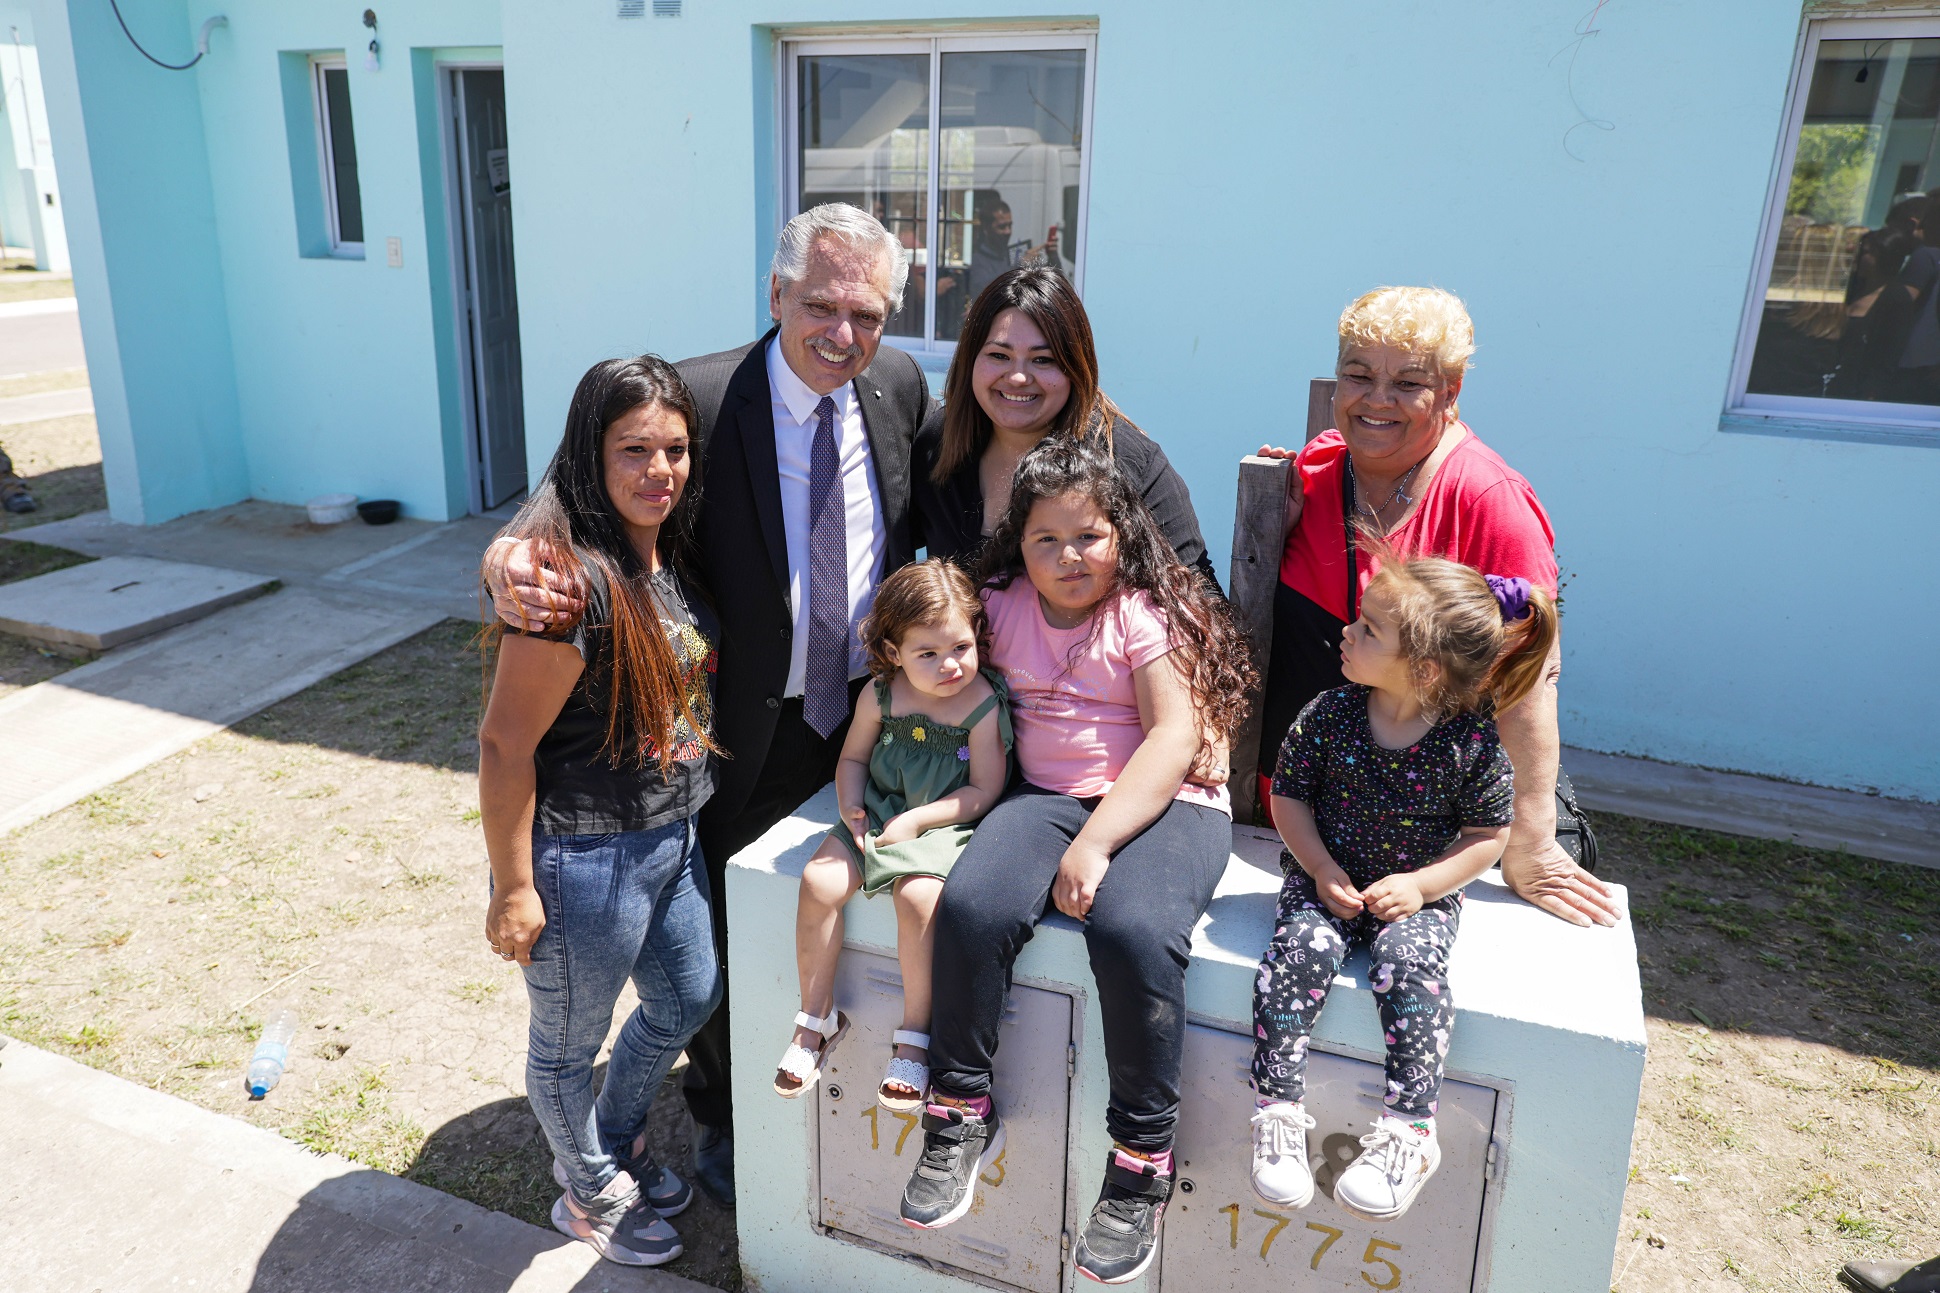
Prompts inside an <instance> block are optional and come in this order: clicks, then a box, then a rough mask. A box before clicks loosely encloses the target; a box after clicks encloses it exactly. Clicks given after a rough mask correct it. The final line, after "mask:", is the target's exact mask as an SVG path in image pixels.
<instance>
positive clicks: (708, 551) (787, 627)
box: [675, 330, 934, 813]
mask: <svg viewBox="0 0 1940 1293" xmlns="http://www.w3.org/2000/svg"><path fill="white" fill-rule="evenodd" d="M774 335H775V334H774V332H773V331H772V330H771V331H770V332H769V333H768V334H767V335H766V336H764V337H762V338H761V340H759V341H756V342H752V343H750V344H749V345H745V346H741V347H739V348H737V349H734V350H723V351H721V352H720V353H719V354H714V355H701V356H699V357H698V358H695V359H686V360H682V361H681V362H680V363H678V364H676V365H675V367H676V368H678V369H679V370H680V375H681V376H682V377H683V378H685V379H686V381H687V385H688V387H689V388H690V389H692V391H693V392H694V401H695V404H696V405H697V407H698V410H699V413H700V426H699V427H698V428H696V435H695V438H696V440H698V442H699V444H700V453H701V511H700V561H701V572H702V574H703V576H704V577H705V579H706V581H707V588H708V591H709V593H710V594H711V595H712V596H713V598H714V606H715V610H716V612H717V613H718V614H719V616H720V619H721V655H720V666H719V669H720V671H719V673H717V674H716V676H715V697H716V699H715V704H714V736H715V739H716V740H717V741H719V742H720V744H721V747H722V748H723V749H724V750H726V751H727V752H728V754H729V755H731V756H732V757H730V758H727V759H723V760H722V761H721V764H720V777H719V784H718V787H717V788H716V790H715V792H714V800H713V802H712V803H711V804H709V808H711V809H712V810H714V811H715V812H727V813H733V812H735V811H737V810H738V809H739V808H740V807H741V806H742V805H743V804H744V803H746V802H747V798H748V795H749V793H750V792H751V791H752V790H753V789H754V785H755V779H756V777H757V776H759V775H760V772H761V765H762V763H763V761H764V760H765V759H766V758H767V756H768V746H769V744H770V743H771V742H772V741H773V740H774V734H775V719H776V717H777V715H778V711H779V710H780V709H781V694H782V691H783V689H784V688H785V687H786V686H787V684H788V654H789V645H790V642H791V640H792V638H793V636H794V631H795V623H794V614H793V612H792V610H791V609H790V607H789V605H788V540H787V536H786V535H785V534H784V533H783V529H782V513H781V474H780V470H779V468H778V467H777V466H776V459H775V419H774V406H773V402H772V401H773V397H772V395H771V394H770V393H769V390H768V343H769V341H771V340H772V339H773V338H774ZM855 389H856V396H857V400H858V403H859V404H860V406H861V409H862V422H863V426H864V427H865V428H866V430H867V431H868V435H869V453H870V457H871V458H872V460H873V461H874V463H875V469H876V489H877V497H878V499H879V500H880V502H881V505H882V519H883V529H884V531H885V532H886V536H887V544H886V547H885V549H884V552H883V571H884V573H887V572H889V571H892V570H895V569H897V568H898V567H900V566H903V565H905V564H907V563H908V562H909V561H910V559H911V558H912V557H913V556H914V555H915V549H914V547H913V546H912V544H911V541H910V520H909V454H910V442H911V441H912V440H913V439H915V436H916V430H917V428H918V427H920V426H922V424H923V419H924V418H925V417H927V416H928V415H929V411H930V409H931V407H932V405H933V403H934V401H932V400H931V398H930V388H929V383H928V381H927V380H925V378H924V376H923V372H922V370H921V369H920V368H918V367H917V366H916V361H915V360H914V359H912V358H910V357H909V355H908V354H906V353H904V352H903V351H900V350H897V349H896V348H895V347H894V346H884V347H882V348H881V349H880V350H878V351H877V352H876V358H875V360H874V362H872V363H871V364H870V365H869V367H868V368H867V369H865V370H864V371H863V373H862V375H861V376H860V377H858V378H856V380H855Z"/></svg>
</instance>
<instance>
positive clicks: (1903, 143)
mask: <svg viewBox="0 0 1940 1293" xmlns="http://www.w3.org/2000/svg"><path fill="white" fill-rule="evenodd" d="M1793 94H1794V98H1793V102H1792V104H1791V111H1790V114H1789V115H1788V117H1787V119H1786V121H1787V129H1786V135H1785V139H1784V153H1783V156H1782V158H1781V165H1780V168H1779V173H1778V179H1777V183H1776V185H1775V189H1774V192H1773V194H1772V198H1771V205H1770V208H1769V210H1768V212H1767V215H1766V227H1765V234H1764V241H1763V243H1762V244H1761V252H1760V259H1759V266H1758V275H1759V277H1758V281H1757V283H1756V285H1755V286H1756V290H1755V291H1754V292H1753V293H1752V301H1751V304H1750V307H1749V309H1748V310H1747V313H1746V319H1745V324H1744V331H1743V334H1742V337H1741V340H1740V343H1739V358H1738V368H1737V371H1736V373H1735V374H1734V383H1733V390H1732V396H1733V400H1732V404H1733V408H1732V411H1733V412H1736V413H1741V414H1750V415H1754V416H1762V417H1767V418H1793V419H1808V420H1816V421H1828V422H1848V423H1851V422H1859V423H1868V422H1870V423H1881V424H1889V425H1895V426H1899V427H1912V428H1926V429H1931V430H1933V431H1935V432H1936V434H1940V20H1934V19H1871V20H1868V19H1845V20H1837V21H1825V22H1816V23H1813V24H1812V25H1811V27H1810V28H1809V29H1808V31H1807V35H1806V40H1805V48H1804V51H1803V59H1802V62H1801V64H1800V69H1799V74H1798V76H1797V77H1796V79H1795V88H1794V91H1793Z"/></svg>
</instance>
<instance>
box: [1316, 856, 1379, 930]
mask: <svg viewBox="0 0 1940 1293" xmlns="http://www.w3.org/2000/svg"><path fill="white" fill-rule="evenodd" d="M1313 882H1314V888H1315V889H1317V890H1319V892H1320V901H1321V902H1322V903H1324V904H1326V907H1327V910H1328V911H1331V912H1333V913H1334V914H1335V915H1336V916H1339V917H1340V918H1341V919H1342V920H1352V919H1354V917H1356V916H1358V915H1360V914H1361V908H1362V907H1363V906H1365V905H1366V902H1367V895H1365V894H1363V893H1362V892H1361V891H1360V890H1359V889H1356V888H1355V887H1354V882H1353V881H1352V880H1349V879H1348V878H1347V872H1345V871H1343V870H1341V869H1340V866H1339V865H1338V864H1337V863H1333V862H1329V863H1328V864H1327V865H1326V866H1325V867H1324V868H1323V869H1322V870H1321V872H1320V874H1319V875H1316V876H1314V877H1313Z"/></svg>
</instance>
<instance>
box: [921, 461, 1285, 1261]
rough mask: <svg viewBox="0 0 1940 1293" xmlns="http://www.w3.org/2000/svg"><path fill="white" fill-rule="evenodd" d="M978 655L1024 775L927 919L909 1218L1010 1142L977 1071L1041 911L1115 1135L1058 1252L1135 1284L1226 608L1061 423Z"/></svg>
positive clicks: (1021, 510)
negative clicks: (1092, 1022)
mask: <svg viewBox="0 0 1940 1293" xmlns="http://www.w3.org/2000/svg"><path fill="white" fill-rule="evenodd" d="M984 560H985V574H986V575H987V577H988V584H987V586H986V588H985V590H984V594H983V596H984V604H985V607H986V609H987V610H988V612H989V616H990V628H991V658H992V661H993V662H994V663H995V664H996V666H997V668H998V669H999V670H1000V671H1001V672H1002V673H1003V675H1004V680H1005V682H1006V683H1007V684H1008V685H1009V687H1010V691H1011V695H1012V703H1013V721H1014V726H1015V731H1016V741H1017V756H1018V762H1019V765H1020V767H1021V769H1022V771H1023V776H1024V779H1023V782H1022V784H1020V785H1017V786H1015V787H1014V788H1013V789H1012V790H1011V792H1010V793H1009V794H1008V795H1007V796H1006V797H1005V799H1004V800H1003V802H1001V803H999V804H998V805H997V807H996V808H994V809H992V810H991V812H990V814H989V815H988V816H987V817H985V818H984V820H983V823H982V824H981V825H980V826H978V828H977V830H976V833H975V834H974V835H973V836H972V837H971V839H970V844H969V846H968V847H967V848H966V849H965V850H964V852H963V855H962V856H961V857H960V858H958V859H957V862H956V865H955V867H954V868H952V870H951V872H950V877H949V879H948V881H946V882H945V885H944V889H943V898H942V902H941V904H940V906H939V907H938V910H937V915H936V923H935V929H936V952H935V962H934V967H933V975H932V979H933V984H934V989H933V991H934V997H933V1004H932V1011H931V1030H930V1031H931V1038H932V1041H931V1047H930V1063H931V1087H932V1095H931V1102H930V1104H929V1105H928V1107H927V1108H926V1109H925V1111H924V1116H923V1130H924V1142H923V1153H922V1155H921V1157H920V1160H919V1161H918V1163H917V1166H916V1169H915V1172H914V1173H913V1174H912V1175H911V1177H910V1180H909V1184H908V1185H907V1186H906V1187H905V1188H904V1191H903V1203H902V1216H903V1220H904V1221H905V1222H906V1223H907V1224H909V1225H911V1226H915V1227H918V1228H922V1229H932V1228H936V1227H939V1226H946V1225H949V1224H950V1223H951V1222H953V1221H956V1220H957V1219H958V1218H960V1217H962V1216H963V1215H964V1214H965V1213H967V1212H968V1211H969V1210H970V1205H971V1202H972V1200H973V1197H974V1192H975V1189H976V1181H977V1177H978V1174H979V1173H980V1172H982V1171H983V1170H984V1169H985V1168H987V1167H988V1166H989V1164H990V1163H991V1162H992V1161H993V1160H994V1159H995V1158H996V1157H997V1155H998V1154H999V1153H1000V1152H1002V1149H1003V1143H1004V1131H1003V1122H1002V1119H1001V1118H1000V1117H999V1116H998V1111H997V1110H996V1109H994V1108H993V1107H992V1106H991V1101H990V1090H991V1063H992V1059H993V1057H994V1055H995V1052H996V1049H997V1034H998V1026H999V1024H1000V1023H1001V1021H1002V1017H1003V1003H1004V992H1005V988H1006V987H1007V985H1008V982H1009V978H1010V969H1011V965H1012V964H1013V963H1014V962H1015V960H1016V959H1017V954H1018V952H1019V951H1020V950H1022V948H1023V946H1024V944H1025V943H1027V942H1029V941H1030V939H1031V935H1032V932H1033V931H1034V930H1035V928H1036V925H1037V922H1038V921H1039V920H1040V919H1042V918H1043V917H1044V916H1046V915H1048V914H1050V912H1051V909H1052V908H1053V907H1054V906H1055V908H1056V910H1057V911H1059V912H1062V913H1063V914H1065V915H1066V916H1069V917H1072V918H1074V919H1077V920H1081V921H1083V922H1084V934H1085V942H1086V944H1087V945H1088V947H1089V949H1090V954H1091V965H1092V973H1093V975H1094V976H1095V977H1096V979H1097V989H1098V1003H1099V1013H1100V1015H1101V1016H1102V1021H1103V1024H1104V1033H1105V1057H1106V1061H1107V1065H1108V1067H1109V1069H1110V1072H1111V1102H1110V1104H1109V1106H1108V1109H1107V1113H1106V1120H1107V1123H1108V1125H1109V1127H1110V1130H1111V1135H1112V1139H1113V1141H1114V1142H1116V1144H1115V1146H1114V1149H1113V1152H1112V1155H1111V1157H1110V1158H1109V1159H1108V1160H1107V1161H1106V1165H1105V1183H1104V1188H1103V1190H1102V1192H1101V1193H1100V1195H1099V1198H1098V1203H1097V1205H1096V1207H1094V1208H1093V1210H1092V1214H1091V1220H1090V1223H1089V1224H1088V1225H1087V1226H1086V1227H1085V1230H1084V1233H1083V1234H1082V1235H1081V1236H1080V1237H1079V1240H1078V1243H1077V1245H1076V1249H1075V1253H1074V1257H1075V1260H1076V1261H1077V1265H1078V1269H1079V1271H1080V1272H1081V1273H1083V1274H1084V1275H1086V1276H1087V1277H1088V1278H1090V1279H1093V1280H1097V1281H1101V1282H1105V1283H1122V1282H1124V1281H1127V1280H1131V1279H1135V1278H1137V1277H1138V1275H1139V1274H1141V1273H1142V1272H1143V1271H1144V1270H1145V1268H1146V1267H1147V1266H1148V1265H1149V1264H1150V1263H1151V1260H1152V1256H1153V1253H1154V1252H1155V1251H1156V1249H1157V1243H1158V1231H1159V1220H1160V1218H1161V1216H1162V1215H1163V1214H1164V1211H1165V1204H1166V1200H1167V1199H1168V1198H1169V1197H1170V1196H1171V1193H1172V1181H1173V1171H1172V1152H1171V1151H1172V1132H1173V1125H1174V1123H1175V1122H1176V1121H1177V1116H1178V1107H1179V1068H1180V1057H1181V1052H1182V1050H1183V1048H1184V1043H1185V1022H1186V1013H1185V973H1186V963H1187V961H1188V959H1189V957H1190V953H1191V940H1192V929H1193V926H1194V925H1195V924H1197V923H1198V920H1199V917H1200V916H1201V915H1203V914H1204V913H1205V910H1206V907H1207V905H1208V904H1209V903H1210V902H1211V901H1212V895H1213V887H1214V886H1215V885H1216V884H1217V883H1218V882H1219V877H1220V875H1221V874H1222V873H1223V872H1224V870H1225V866H1226V859H1227V857H1228V855H1229V853H1230V851H1231V847H1232V835H1231V830H1230V827H1231V825H1232V821H1231V810H1230V809H1229V807H1228V805H1227V798H1226V792H1225V788H1224V787H1223V786H1221V787H1218V788H1213V789H1209V788H1207V787H1204V786H1199V785H1191V784H1187V782H1186V775H1187V772H1188V771H1189V769H1190V768H1191V766H1192V764H1193V761H1194V758H1195V756H1196V755H1197V754H1199V752H1200V750H1201V748H1202V746H1203V745H1205V744H1207V743H1208V742H1214V743H1216V742H1217V740H1218V739H1219V738H1220V737H1226V736H1230V734H1231V733H1232V731H1233V729H1234V728H1235V727H1236V726H1237V725H1238V722H1239V719H1240V716H1241V714H1242V713H1243V712H1244V710H1245V706H1246V696H1247V692H1248V690H1249V688H1250V687H1251V685H1252V683H1253V681H1254V680H1253V677H1252V675H1251V669H1250V667H1249V665H1248V663H1247V659H1248V657H1247V652H1246V649H1245V645H1244V642H1243V641H1242V639H1241V637H1240V635H1239V632H1238V630H1237V629H1236V628H1235V627H1234V625H1233V622H1232V619H1231V617H1230V615H1229V614H1228V612H1227V609H1226V605H1225V603H1224V602H1223V601H1221V600H1220V599H1219V597H1218V596H1217V594H1216V593H1214V592H1213V591H1212V590H1211V589H1209V588H1208V587H1207V585H1206V584H1205V582H1204V581H1203V580H1202V579H1201V578H1200V577H1199V575H1197V574H1196V573H1194V572H1193V571H1190V570H1188V569H1187V568H1186V567H1185V566H1183V565H1181V564H1180V563H1179V560H1178V558H1177V556H1176V555H1174V553H1173V551H1172V548H1171V547H1170V545H1168V544H1167V543H1166V541H1165V539H1164V537H1163V536H1162V535H1161V534H1160V532H1159V529H1158V526H1157V525H1156V523H1154V521H1153V519H1152V515H1151V513H1150V512H1149V511H1148V510H1147V509H1146V507H1145V505H1144V503H1143V502H1141V501H1140V499H1139V497H1138V495H1137V494H1136V493H1135V492H1134V491H1133V490H1132V489H1131V488H1130V487H1128V486H1127V485H1126V483H1125V482H1124V481H1123V480H1122V479H1121V478H1120V477H1119V475H1118V473H1117V472H1116V471H1115V470H1114V468H1113V465H1112V460H1111V458H1110V456H1109V453H1108V452H1106V451H1104V450H1101V449H1097V448H1092V447H1089V446H1087V445H1085V444H1083V443H1080V442H1077V441H1072V440H1067V439H1064V438H1062V437H1057V438H1052V439H1048V440H1046V441H1045V442H1044V443H1043V444H1041V445H1039V446H1038V447H1037V448H1035V449H1033V450H1032V451H1031V452H1030V453H1028V454H1026V455H1025V456H1024V459H1023V461H1022V462H1020V463H1019V464H1018V465H1017V469H1016V473H1015V475H1014V476H1013V478H1012V483H1011V498H1010V507H1009V510H1008V511H1007V513H1006V515H1005V517H1004V520H1003V522H1002V524H1001V525H999V527H998V529H997V531H996V533H995V534H994V535H992V537H991V542H990V546H989V547H988V548H987V549H986V553H985V558H984Z"/></svg>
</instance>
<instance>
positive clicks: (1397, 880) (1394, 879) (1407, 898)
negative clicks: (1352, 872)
mask: <svg viewBox="0 0 1940 1293" xmlns="http://www.w3.org/2000/svg"><path fill="white" fill-rule="evenodd" d="M1361 900H1362V901H1363V902H1365V903H1366V904H1367V909H1368V910H1369V911H1371V912H1373V913H1374V918H1375V919H1376V920H1381V921H1386V922H1388V923H1389V924H1393V923H1394V922H1395V921H1397V920H1405V919H1407V918H1408V917H1409V916H1412V915H1414V914H1415V913H1416V912H1418V911H1420V910H1421V882H1420V881H1419V880H1417V879H1415V877H1413V876H1411V875H1399V874H1397V875H1390V876H1383V877H1381V878H1380V879H1379V880H1376V881H1375V882H1374V883H1373V884H1371V885H1369V886H1368V887H1367V888H1365V889H1363V890H1361Z"/></svg>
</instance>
